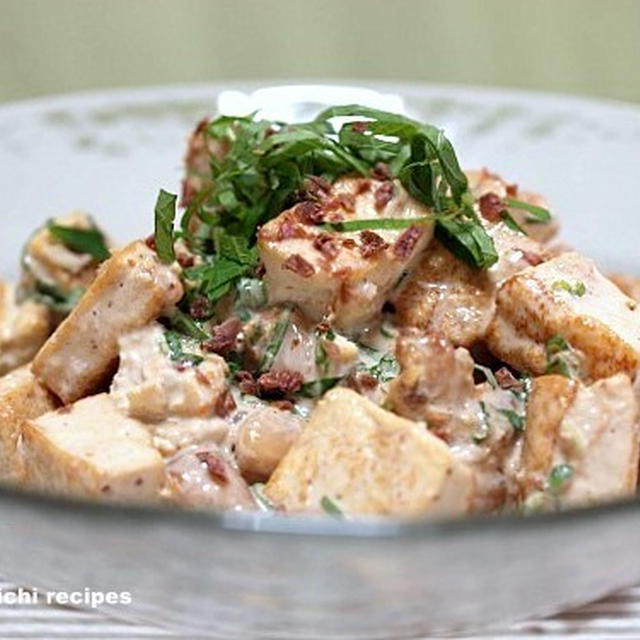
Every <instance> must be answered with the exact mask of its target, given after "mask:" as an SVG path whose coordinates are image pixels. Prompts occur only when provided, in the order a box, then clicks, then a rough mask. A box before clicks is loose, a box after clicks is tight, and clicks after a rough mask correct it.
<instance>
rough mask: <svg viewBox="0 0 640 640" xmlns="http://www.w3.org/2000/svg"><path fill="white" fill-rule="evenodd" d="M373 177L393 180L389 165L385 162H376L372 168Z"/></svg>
mask: <svg viewBox="0 0 640 640" xmlns="http://www.w3.org/2000/svg"><path fill="white" fill-rule="evenodd" d="M371 177H372V178H373V179H374V180H391V171H390V170H389V165H388V164H386V163H385V162H376V163H375V164H374V165H373V169H371Z"/></svg>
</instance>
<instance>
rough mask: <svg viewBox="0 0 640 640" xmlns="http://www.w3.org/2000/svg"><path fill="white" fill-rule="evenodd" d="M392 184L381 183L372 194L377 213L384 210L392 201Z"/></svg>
mask: <svg viewBox="0 0 640 640" xmlns="http://www.w3.org/2000/svg"><path fill="white" fill-rule="evenodd" d="M394 190H395V188H394V186H393V182H383V183H382V184H381V185H380V186H379V187H378V188H377V189H376V190H375V192H374V194H373V200H374V202H375V207H376V209H377V210H378V211H380V209H384V208H385V207H386V206H387V205H388V204H389V203H390V202H391V200H392V199H393V192H394Z"/></svg>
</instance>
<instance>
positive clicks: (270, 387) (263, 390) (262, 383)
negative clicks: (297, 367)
mask: <svg viewBox="0 0 640 640" xmlns="http://www.w3.org/2000/svg"><path fill="white" fill-rule="evenodd" d="M302 380H303V378H302V374H301V373H300V372H299V371H289V370H286V369H284V370H282V371H268V372H267V373H263V374H262V375H261V376H260V377H259V378H258V389H259V391H260V395H261V396H263V397H266V398H279V397H282V396H285V395H287V394H288V393H295V392H296V391H298V389H300V387H301V386H302Z"/></svg>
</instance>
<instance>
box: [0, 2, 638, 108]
mask: <svg viewBox="0 0 640 640" xmlns="http://www.w3.org/2000/svg"><path fill="white" fill-rule="evenodd" d="M639 60H640V1H638V0H608V1H605V0H448V1H446V0H423V1H420V0H386V1H380V0H271V1H264V0H263V1H260V0H0V100H12V99H18V98H26V97H31V96H37V95H42V94H50V93H61V92H68V91H77V90H86V89H94V88H101V87H115V86H132V85H147V84H157V83H169V82H200V81H215V80H225V79H263V78H268V79H274V80H278V79H285V78H296V79H301V78H330V77H336V78H351V79H352V78H361V79H367V78H381V79H387V80H422V81H434V82H453V83H467V84H479V85H501V86H512V87H524V88H532V89H542V90H551V91H561V92H567V93H579V94H588V95H597V96H605V97H610V98H618V99H625V100H633V101H638V100H640V75H639V74H638V73H637V69H636V67H637V64H638V61H639Z"/></svg>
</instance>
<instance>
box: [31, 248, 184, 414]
mask: <svg viewBox="0 0 640 640" xmlns="http://www.w3.org/2000/svg"><path fill="white" fill-rule="evenodd" d="M181 297H182V285H181V283H180V280H179V278H178V277H177V276H176V275H175V274H174V272H173V271H172V270H171V268H170V267H168V266H166V265H163V264H161V263H160V261H159V260H158V258H157V256H156V254H155V253H154V252H153V251H152V250H151V249H149V248H148V247H147V246H146V245H145V244H144V243H143V242H134V243H133V244H130V245H129V246H128V247H126V248H124V249H122V250H121V251H119V252H117V253H116V254H114V256H113V257H112V258H111V259H109V260H108V261H107V262H105V263H104V264H103V266H102V268H101V269H100V272H99V273H98V276H97V277H96V279H95V281H94V282H93V284H92V285H91V287H90V288H89V290H88V291H87V293H86V295H85V296H84V297H83V298H82V300H81V301H80V302H79V303H78V305H77V306H76V308H75V309H74V310H73V311H72V313H71V315H70V316H69V317H68V318H67V319H66V320H65V321H64V322H63V323H62V324H61V325H60V326H59V327H58V329H57V330H56V331H55V333H54V334H53V335H52V336H51V338H50V339H49V340H48V341H47V342H46V344H45V345H44V346H43V347H42V349H41V350H40V352H39V353H38V355H37V356H36V358H35V360H34V363H33V371H34V373H35V374H36V376H38V378H40V380H42V381H43V382H44V384H45V385H46V386H47V387H48V388H49V389H51V391H53V392H54V393H55V394H56V395H57V396H58V397H59V398H60V399H61V400H62V401H63V402H64V403H65V404H67V403H70V402H73V401H74V400H77V399H78V398H81V397H83V396H86V395H89V394H91V393H94V392H95V391H98V390H100V388H101V387H102V386H103V385H106V384H107V383H108V381H109V377H110V376H111V375H112V374H113V372H114V368H115V366H116V363H117V358H118V336H120V335H122V334H123V333H125V332H127V331H130V330H132V329H135V328H138V327H143V326H145V325H146V324H148V323H149V322H150V321H151V320H154V319H155V318H157V317H158V316H159V315H160V314H161V313H162V312H163V311H164V310H166V309H168V308H170V307H171V306H172V305H174V304H175V303H176V302H178V300H180V298H181Z"/></svg>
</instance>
